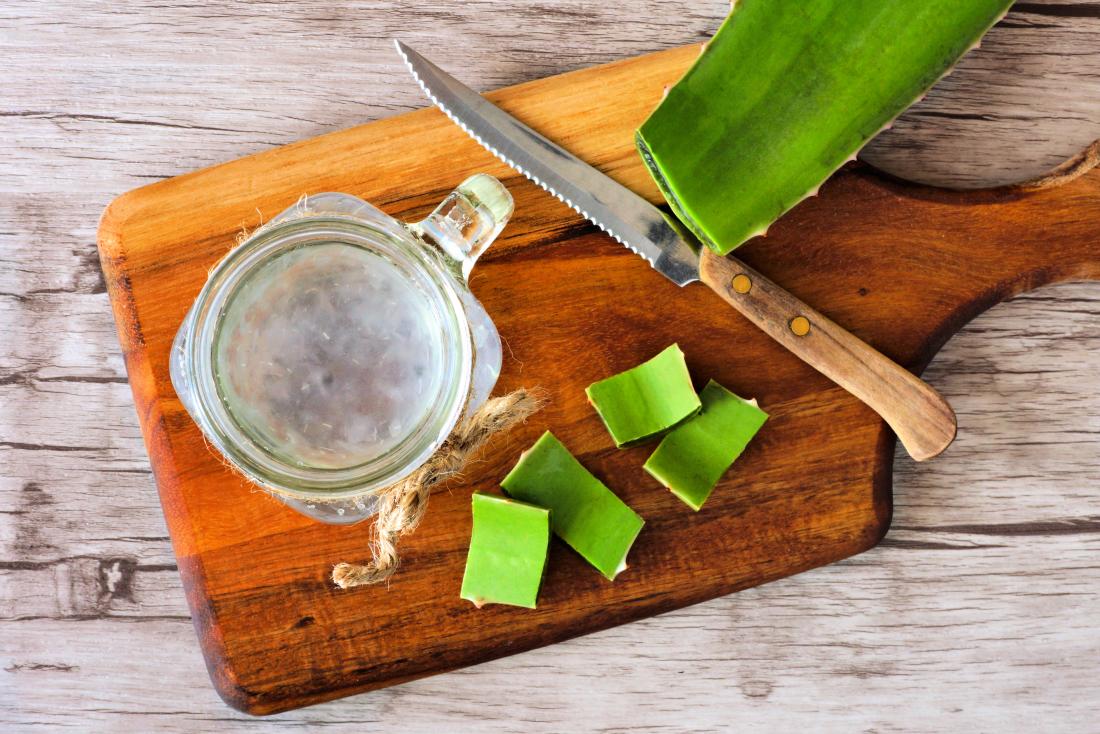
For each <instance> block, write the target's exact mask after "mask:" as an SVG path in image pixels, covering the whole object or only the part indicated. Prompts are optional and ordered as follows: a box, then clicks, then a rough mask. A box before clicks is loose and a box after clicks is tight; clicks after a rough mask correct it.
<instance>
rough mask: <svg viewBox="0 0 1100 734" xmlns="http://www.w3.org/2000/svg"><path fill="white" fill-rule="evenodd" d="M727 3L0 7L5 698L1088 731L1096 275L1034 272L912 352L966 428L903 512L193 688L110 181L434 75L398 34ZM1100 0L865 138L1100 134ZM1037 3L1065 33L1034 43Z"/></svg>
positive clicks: (666, 23) (1032, 158)
mask: <svg viewBox="0 0 1100 734" xmlns="http://www.w3.org/2000/svg"><path fill="white" fill-rule="evenodd" d="M726 10H727V4H726V2H725V1H724V0H716V1H715V2H691V3H684V4H680V5H678V6H676V9H675V12H672V11H671V10H670V8H669V6H668V4H667V3H660V2H657V1H656V0H628V1H627V2H623V3H618V4H611V3H603V4H598V3H591V2H587V1H586V0H561V1H560V2H550V1H549V0H540V1H538V2H530V3H526V2H516V1H514V0H509V1H508V2H492V3H491V2H487V1H480V0H479V1H477V2H471V3H462V4H454V3H441V2H436V0H428V1H427V2H420V3H410V2H405V1H404V0H395V1H394V2H389V3H336V2H328V1H325V0H305V1H303V2H298V3H261V2H226V3H218V4H216V5H215V4H204V3H192V2H185V1H184V0H166V1H163V0H162V1H161V2H155V3H154V2H141V3H126V4H119V3H101V2H90V1H87V0H58V1H57V2H54V3H50V4H42V3H37V2H31V1H30V0H17V1H16V2H9V3H6V4H5V5H4V6H3V7H0V58H3V59H4V61H5V65H6V74H5V83H4V84H3V85H0V132H2V133H3V135H4V140H5V141H7V144H6V145H5V146H4V153H5V159H4V163H3V164H2V165H0V467H2V471H0V730H3V731H5V732H7V731H16V732H17V731H56V730H63V729H72V730H76V731H209V730H211V729H214V728H218V729H225V730H238V729H239V730H257V731H266V730H281V729H312V728H321V727H324V728H325V729H326V730H335V731H343V730H346V731H363V730H364V729H369V728H383V727H385V728H386V729H387V730H396V731H435V730H438V729H440V728H441V727H443V728H450V729H457V730H465V729H474V728H477V729H478V730H485V731H490V730H492V731H516V732H540V731H560V730H597V731H625V730H628V729H642V728H650V729H654V730H659V731H683V730H688V729H691V730H696V731H726V730H729V729H730V728H731V727H732V726H737V727H738V728H743V727H749V728H757V729H762V730H779V731H786V730H790V729H794V728H810V729H812V730H814V731H826V732H829V731H838V732H840V731H851V730H853V729H862V730H877V731H914V730H960V729H965V728H969V729H972V730H977V731H986V730H1002V731H1011V730H1015V731H1021V730H1027V729H1035V730H1040V731H1074V732H1081V731H1089V730H1094V731H1095V730H1100V725H1098V724H1097V723H1096V721H1095V717H1094V712H1093V709H1094V708H1095V702H1096V701H1097V700H1100V680H1098V678H1097V675H1096V660H1097V659H1100V656H1098V653H1100V634H1098V633H1097V628H1096V623H1095V621H1094V620H1096V619H1098V618H1100V584H1098V581H1100V562H1098V561H1097V550H1098V547H1100V505H1098V496H1097V490H1096V488H1097V487H1100V418H1098V416H1100V398H1098V397H1097V396H1096V394H1095V390H1094V386H1095V381H1096V380H1095V376H1096V374H1097V372H1098V368H1100V349H1098V347H1100V336H1098V334H1100V330H1098V329H1097V326H1098V325H1100V285H1097V284H1077V285H1063V286H1058V287H1053V288H1047V289H1043V290H1041V291H1038V292H1036V293H1034V294H1029V295H1026V296H1023V297H1020V298H1018V299H1016V300H1014V301H1012V302H1010V303H1008V304H1004V305H1002V306H1000V307H997V308H995V309H994V310H993V311H991V312H989V313H987V314H986V315H984V316H982V317H980V318H979V319H978V320H977V321H975V322H974V323H972V324H971V325H970V326H969V327H968V328H967V329H965V330H964V332H963V333H962V334H960V335H959V336H958V337H956V338H955V339H954V340H952V341H951V343H949V344H948V345H947V347H946V348H945V350H944V351H943V352H942V353H941V354H940V355H939V356H938V357H937V359H936V360H935V362H934V363H933V365H932V367H931V368H930V371H929V373H928V374H929V377H930V379H931V381H932V382H933V384H935V385H937V386H938V387H939V388H941V389H942V390H943V391H944V392H945V393H946V394H947V395H948V396H949V397H950V399H951V400H952V402H953V403H954V405H955V407H956V409H957V410H958V413H959V417H960V425H961V432H960V438H959V440H958V442H957V443H956V444H955V445H954V446H953V447H952V448H951V449H950V451H949V452H948V454H947V455H945V456H944V457H942V458H941V459H939V460H937V461H936V462H933V463H931V464H928V465H916V464H913V463H912V462H910V461H908V460H907V459H905V458H899V459H898V460H897V461H896V463H895V475H896V477H895V494H896V497H897V511H896V514H895V518H894V527H893V530H892V531H891V533H890V535H889V536H888V537H887V539H886V541H885V542H884V543H883V545H882V546H881V547H879V548H878V549H876V550H874V551H872V552H870V553H867V554H864V555H862V556H859V557H856V558H854V559H851V560H849V561H847V562H844V563H841V564H837V565H835V566H832V567H829V568H824V569H818V570H816V571H813V572H810V573H807V574H803V575H801V576H798V577H795V578H792V579H788V580H784V581H782V582H778V583H775V584H771V585H768V586H765V587H761V588H759V589H753V590H749V591H746V592H742V593H740V594H736V595H734V596H731V597H727V598H724V599H719V600H715V601H713V602H709V603H707V604H702V605H698V606H696V607H692V608H690V609H686V610H683V611H680V612H677V613H674V614H668V615H664V616H662V617H660V618H657V619H653V620H647V621H645V622H642V623H638V624H634V625H629V626H626V627H623V628H619V629H615V630H610V631H608V632H604V633H600V634H597V635H592V636H590V637H586V638H582V639H580V640H575V641H571V642H568V643H565V644H562V645H557V646H554V647H552V648H548V649H544V650H539V651H534V652H531V653H527V654H524V655H520V656H517V657H513V658H508V659H505V660H500V661H496V662H493V663H489V664H487V665H483V666H479V667H477V668H472V669H469V670H465V671H460V672H456V673H453V674H448V675H445V676H440V677H436V678H433V679H428V680H424V681H418V682H415V683H411V684H408V685H405V686H401V687H397V688H394V689H390V690H386V691H382V692H378V693H375V694H369V695H365V696H360V697H357V698H354V699H350V700H346V701H341V702H335V703H332V704H327V705H324V706H320V707H314V708H312V709H307V710H304V711H297V712H291V713H289V714H284V715H280V716H277V717H272V718H269V719H264V720H250V719H247V718H245V717H243V716H241V715H240V714H237V713H235V712H233V711H231V710H229V709H228V708H226V707H225V706H224V705H223V704H222V703H221V702H220V701H219V700H218V699H217V697H216V695H215V694H214V692H213V690H212V689H211V688H210V686H209V684H208V682H207V679H206V673H205V670H204V668H203V662H202V659H201V656H200V654H199V651H198V646H197V644H196V642H195V640H194V634H193V632H192V629H191V625H190V621H189V619H188V617H187V609H186V605H185V603H184V600H183V596H182V591H181V589H180V587H179V582H178V577H177V576H176V571H175V566H174V558H173V556H172V552H171V547H170V543H169V541H168V538H167V533H166V531H165V528H164V521H163V518H162V516H161V514H160V508H159V503H158V501H157V497H156V490H155V487H154V485H153V482H152V477H151V475H150V473H149V469H148V463H147V460H146V457H145V452H144V447H143V446H142V443H141V437H140V432H139V430H138V427H137V421H136V418H135V415H134V411H133V405H132V402H131V400H130V395H129V387H128V386H127V385H126V383H125V371H124V368H123V365H122V360H121V357H120V355H119V353H118V346H117V342H116V340H115V334H114V327H113V323H112V320H111V314H110V308H109V304H108V301H107V298H106V294H105V292H104V288H103V282H102V277H101V275H100V273H99V270H98V265H97V261H96V253H95V248H94V240H95V228H96V222H97V219H98V216H99V213H100V211H101V210H102V208H103V207H104V206H105V205H106V203H107V202H108V201H109V200H110V199H111V198H113V197H114V196H115V195H117V194H119V193H121V192H122V191H125V190H127V189H129V188H132V187H134V186H137V185H141V184H143V183H147V182H149V181H151V180H156V179H159V178H163V177H166V176H171V175H176V174H178V173H183V172H186V171H188V170H192V169H194V168H197V167H200V166H204V165H208V164H211V163H216V162H219V161H223V160H228V159H231V158H235V157H238V156H241V155H246V154H248V153H253V152H257V151H259V150H264V149H266V148H269V147H272V146H275V145H281V144H284V143H287V142H291V141H293V140H297V139H301V138H304V137H308V136H312V135H316V134H319V133H322V132H327V131H330V130H334V129H339V128H342V127H346V126H349V125H353V124H357V123H359V122H362V121H366V120H370V119H375V118H377V117H381V116H384V115H389V114H393V113H395V112H399V111H403V110H407V109H413V108H417V107H421V106H423V104H424V103H423V100H422V99H421V98H420V96H419V92H418V90H417V89H416V88H415V87H414V86H413V85H412V84H410V83H409V81H408V79H407V78H406V76H405V74H404V72H403V71H402V70H401V69H400V68H399V66H398V65H397V63H396V59H394V58H393V55H392V52H391V51H390V48H389V42H388V39H389V37H390V36H393V35H400V36H401V37H402V38H404V39H406V40H408V41H409V42H410V43H413V44H414V45H416V46H418V47H421V48H423V49H424V50H425V51H427V52H431V55H432V57H433V58H435V59H436V60H438V61H439V63H441V64H443V65H444V66H446V67H448V68H451V69H453V70H455V71H456V72H457V71H460V72H461V75H462V76H463V78H464V79H466V80H467V81H469V82H471V83H472V84H474V85H475V86H476V87H478V88H481V89H487V88H492V87H497V86H501V85H504V84H510V83H515V82H519V81H524V80H527V79H533V78H537V77H541V76H546V75H549V74H553V73H558V72H561V71H566V70H570V69H574V68H580V67H583V66H588V65H591V64H595V63H601V62H604V61H610V60H614V59H617V58H623V57H625V56H629V55H634V54H638V53H643V52H646V51H653V50H658V49H660V48H665V47H668V46H673V45H679V44H684V43H691V42H695V41H699V40H702V39H704V38H705V37H706V36H708V35H709V34H710V33H711V32H712V30H713V29H714V27H716V25H717V23H718V21H719V20H720V19H721V17H722V16H723V15H724V14H725V12H726ZM1097 15H1098V13H1097V12H1096V8H1095V3H1089V2H1075V1H1070V0H1063V1H1062V2H1053V1H1050V0H1048V1H1046V2H1029V3H1022V4H1020V5H1018V6H1017V10H1016V11H1015V12H1014V13H1013V14H1012V15H1010V16H1009V19H1008V21H1007V22H1006V23H1005V24H1002V27H1001V28H998V29H997V30H995V31H994V33H993V34H991V36H990V37H989V39H988V41H987V42H986V44H984V45H983V47H982V48H981V49H979V50H978V51H976V52H975V53H974V54H973V55H972V56H970V57H967V59H966V60H964V62H963V64H962V65H961V66H960V68H959V70H958V72H957V73H956V74H954V75H953V76H951V77H949V78H948V79H947V80H946V81H945V82H944V83H943V84H942V85H941V86H940V87H938V88H937V90H936V91H935V92H934V93H933V94H932V95H930V96H929V97H928V98H927V99H926V100H925V102H924V103H922V104H921V105H920V106H918V107H917V108H915V109H914V110H913V111H912V112H911V113H910V115H908V116H907V117H906V118H903V119H902V120H901V121H899V123H898V124H897V125H896V126H895V128H894V130H893V131H891V133H890V134H889V136H884V137H883V138H882V140H881V141H878V142H877V143H876V145H875V147H874V148H873V149H869V150H868V156H869V157H870V156H871V155H872V153H877V154H881V155H882V156H884V157H881V158H879V159H873V160H875V162H876V163H878V164H880V165H882V166H884V167H887V168H890V167H891V166H894V167H895V168H892V169H891V170H894V171H895V172H898V173H900V174H901V175H907V176H909V177H920V176H921V175H924V176H938V177H941V178H939V179H935V180H938V181H940V182H946V183H952V184H954V185H960V184H961V185H968V184H973V183H976V182H978V183H981V182H984V183H989V182H1002V181H1004V180H1012V179H1018V178H1028V177H1030V176H1031V175H1032V174H1033V173H1034V172H1035V171H1037V170H1040V169H1043V168H1044V167H1046V166H1048V165H1051V164H1053V163H1057V162H1058V161H1060V160H1061V159H1063V158H1064V157H1066V156H1067V155H1069V154H1070V153H1072V152H1073V151H1074V150H1075V149H1076V147H1079V146H1081V145H1084V144H1086V143H1087V142H1088V141H1089V140H1091V139H1093V138H1095V137H1100V135H1096V134H1093V133H1094V131H1095V130H1096V129H1097V128H1098V127H1100V126H1098V124H1097V123H1098V115H1097V100H1100V94H1098V93H1097V86H1096V85H1097V84H1098V83H1100V82H1098V76H1100V75H1098V74H1097V66H1098V65H1097V60H1096V54H1097V53H1098V51H1100V44H1098V43H1096V41H1095V39H1096V38H1097V36H1096V33H1097V28H1096V23H1097ZM1044 26H1051V27H1053V29H1054V30H1057V31H1058V32H1059V34H1060V38H1066V39H1068V40H1066V41H1064V42H1063V44H1062V45H1056V44H1055V45H1052V44H1048V43H1045V42H1044V41H1043V38H1044V37H1045V35H1044V33H1043V31H1046V32H1049V31H1050V30H1052V28H1049V27H1047V28H1044ZM473 39H476V40H477V44H476V46H475V45H474V42H473ZM475 48H476V49H477V50H476V51H474V49H475ZM1013 60H1015V61H1013ZM1010 62H1011V63H1010ZM1006 63H1007V64H1009V65H1008V66H1003V65H1004V64H1006ZM937 105H939V106H937ZM944 110H946V111H948V112H951V111H955V112H954V113H955V114H956V115H958V118H957V119H955V118H951V117H950V116H948V115H946V114H945V113H944V112H943V111H944ZM968 110H969V111H968ZM974 110H978V111H977V112H975V111H974ZM975 114H980V115H982V116H983V120H982V122H983V123H987V126H986V127H981V128H975V127H974V126H973V125H972V124H970V123H972V122H973V121H972V120H968V119H967V118H966V117H965V116H966V115H975ZM955 123H958V124H957V125H956V124H955ZM963 123H966V124H963ZM907 125H908V126H909V128H908V130H907V131H906V132H905V135H902V134H901V133H902V132H903V130H905V128H906V126H907ZM975 129H977V130H978V132H977V133H971V132H969V131H971V130H975ZM991 161H992V162H991ZM921 172H923V173H921ZM983 177H984V178H983Z"/></svg>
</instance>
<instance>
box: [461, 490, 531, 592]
mask: <svg viewBox="0 0 1100 734" xmlns="http://www.w3.org/2000/svg"><path fill="white" fill-rule="evenodd" d="M472 503H473V513H474V528H473V532H472V533H471V535H470V551H469V554H468V555H467V556H466V572H465V573H464V574H463V576H462V592H461V596H462V598H463V599H468V600H469V601H472V602H473V603H474V605H475V606H477V607H481V606H483V605H485V604H511V605H513V606H517V607H527V608H528V609H534V608H535V602H536V600H537V599H538V595H539V586H540V585H541V584H542V570H543V567H544V566H545V565H546V551H547V547H548V546H549V544H550V511H549V510H547V509H546V508H543V507H536V506H534V505H529V504H527V503H526V502H517V501H515V500H512V499H508V498H507V497H499V496H497V495H491V494H483V493H481V492H475V493H474V495H473V500H472Z"/></svg>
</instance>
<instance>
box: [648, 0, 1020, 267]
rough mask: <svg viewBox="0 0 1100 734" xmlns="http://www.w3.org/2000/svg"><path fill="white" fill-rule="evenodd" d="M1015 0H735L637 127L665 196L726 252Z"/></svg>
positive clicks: (919, 92)
mask: <svg viewBox="0 0 1100 734" xmlns="http://www.w3.org/2000/svg"><path fill="white" fill-rule="evenodd" d="M1011 4H1012V3H1011V2H1010V0H890V2H882V1H881V0H816V1H815V2H812V3H804V2H795V1H794V0H739V2H737V3H736V4H735V5H734V7H733V10H732V11H731V12H730V15H729V17H728V18H727V19H726V21H725V23H723V24H722V27H721V28H720V29H719V30H718V33H717V34H716V35H715V36H714V38H712V39H711V40H710V42H709V43H708V44H707V46H706V49H705V50H704V52H703V53H702V55H701V56H700V57H699V59H698V60H697V61H696V62H695V64H694V65H693V66H692V67H691V69H689V70H688V72H687V73H686V74H685V75H684V77H683V78H682V79H681V80H680V81H679V82H677V83H676V84H675V85H674V86H673V87H672V88H671V89H670V90H669V92H668V94H667V96H666V97H665V98H664V100H663V101H662V102H661V103H660V105H658V106H657V108H656V109H655V110H654V111H653V113H652V114H651V115H650V116H649V118H648V119H647V120H646V121H645V122H644V123H643V124H642V126H641V127H640V128H639V129H638V131H637V133H636V136H635V142H636V144H637V147H638V151H639V153H640V154H641V156H642V159H643V160H644V161H645V164H646V166H647V167H648V168H649V171H650V173H651V174H652V175H653V178H654V180H655V181H656V182H657V185H658V187H659V188H660V190H661V192H662V193H663V194H664V195H665V198H666V199H667V201H668V203H669V205H670V206H671V207H672V209H673V211H674V212H675V213H676V215H677V216H678V217H679V218H680V220H681V221H682V222H683V223H684V225H685V226H687V227H688V228H689V229H690V230H691V231H692V232H693V233H694V234H695V235H696V236H697V237H698V238H699V239H700V240H701V241H702V242H704V243H706V244H707V245H708V246H709V247H710V248H711V249H713V250H714V251H716V252H718V253H719V254H725V253H727V252H729V251H730V250H733V249H734V248H736V247H737V246H739V245H741V244H742V243H744V242H745V241H747V240H749V239H751V238H752V237H754V236H756V235H758V234H760V233H762V232H764V231H766V230H767V228H768V226H769V225H771V223H772V222H774V221H775V220H776V219H778V218H779V217H780V216H782V215H783V214H784V213H785V212H786V211H787V210H789V209H790V208H791V207H793V206H794V205H795V204H797V203H798V202H800V201H801V200H802V199H804V198H806V197H807V196H809V195H811V194H812V193H813V192H815V191H816V190H817V188H818V187H819V186H820V185H821V183H822V182H823V181H825V179H827V178H828V177H829V176H830V175H832V174H833V173H834V172H835V171H836V170H837V169H838V168H840V167H841V166H842V165H843V164H844V163H846V162H847V161H849V160H851V159H852V158H853V157H854V155H855V153H856V152H858V151H859V150H860V149H861V148H862V147H863V146H864V145H865V144H866V143H867V142H868V141H869V140H870V139H871V138H872V137H873V136H874V135H876V134H877V133H878V132H879V131H880V130H882V129H883V128H884V127H885V126H887V125H888V124H889V123H890V122H891V121H892V120H893V119H894V118H895V117H896V116H897V115H898V114H900V113H901V112H902V111H903V110H904V109H905V108H906V107H908V106H909V105H911V104H912V103H913V102H915V101H916V100H918V99H919V98H920V97H921V96H923V95H924V93H925V92H926V91H927V90H928V88H929V87H931V86H932V85H933V84H934V83H935V82H936V81H937V80H939V79H940V78H941V77H942V76H943V75H944V74H945V73H947V72H948V71H949V70H950V69H951V67H952V66H953V65H954V64H955V62H956V61H957V60H958V59H959V58H960V57H961V56H962V55H963V54H965V53H966V52H967V51H968V50H970V49H971V48H972V47H973V46H974V44H975V43H976V42H977V41H978V40H979V39H980V38H981V37H982V35H983V34H984V33H985V32H986V31H987V30H989V28H990V27H991V26H992V25H993V24H994V23H995V22H996V21H997V20H998V19H999V18H1000V17H1001V16H1003V15H1004V13H1005V11H1006V10H1007V9H1008V7H1009V6H1010V5H1011Z"/></svg>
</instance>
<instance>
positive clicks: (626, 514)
mask: <svg viewBox="0 0 1100 734" xmlns="http://www.w3.org/2000/svg"><path fill="white" fill-rule="evenodd" d="M501 486H502V487H504V491H505V492H507V493H508V494H509V495H510V496H512V497H515V498H516V499H518V500H522V501H524V502H530V503H532V504H535V505H539V506H541V507H547V508H549V509H550V527H551V528H552V529H553V531H554V534H555V535H557V536H558V537H560V538H561V539H562V540H564V541H565V542H566V543H567V544H568V545H569V546H570V547H571V548H573V550H575V551H577V552H578V553H580V554H581V556H583V557H584V559H585V560H587V561H588V562H589V563H591V564H592V565H593V566H595V567H596V569H597V570H598V571H599V572H600V573H602V574H603V575H604V576H606V577H607V578H609V579H614V578H615V576H617V575H618V574H619V573H620V572H622V571H623V570H624V569H625V568H626V554H627V553H628V552H629V551H630V546H632V545H633V544H634V539H635V538H637V537H638V533H639V532H640V531H641V529H642V525H643V524H645V521H644V520H642V518H641V517H639V516H638V514H637V513H636V512H634V511H633V510H631V509H630V508H629V507H627V506H626V503H624V502H623V501H622V500H621V499H619V498H618V497H616V496H615V494H614V493H613V492H612V491H611V490H610V489H608V488H607V487H606V486H604V484H603V482H601V481H600V480H599V479H597V478H596V477H594V476H592V474H591V473H590V472H589V471H588V470H587V469H585V468H584V467H583V466H581V464H580V462H579V461H577V460H576V459H575V458H574V457H573V454H571V453H569V449H567V448H565V446H563V445H562V443H561V441H559V440H558V439H557V438H556V437H555V436H554V434H552V433H550V431H547V432H546V433H544V434H542V437H541V438H539V440H538V441H536V442H535V444H534V445H533V446H532V447H531V448H529V449H527V450H526V451H525V452H523V455H522V456H520V458H519V462H518V463H517V464H516V465H515V467H514V468H513V469H512V471H511V472H509V473H508V476H506V477H505V478H504V481H502V482H501Z"/></svg>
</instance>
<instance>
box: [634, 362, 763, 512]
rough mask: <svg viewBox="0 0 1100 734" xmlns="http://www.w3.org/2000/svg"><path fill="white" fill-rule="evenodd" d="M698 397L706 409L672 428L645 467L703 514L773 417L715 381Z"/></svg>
mask: <svg viewBox="0 0 1100 734" xmlns="http://www.w3.org/2000/svg"><path fill="white" fill-rule="evenodd" d="M699 397H700V398H701V399H702V401H703V409H702V411H700V413H699V415H697V416H695V417H694V418H692V419H691V420H690V421H688V422H686V423H684V424H682V425H680V426H678V427H677V428H675V429H673V430H672V431H671V432H670V433H669V434H668V435H667V436H665V437H664V439H662V440H661V443H660V444H659V445H658V446H657V450H656V451H654V452H653V454H652V455H650V457H649V459H648V460H647V461H646V463H645V465H644V466H643V468H644V469H645V470H646V471H647V472H649V473H650V474H651V475H653V477H654V478H655V479H657V481H659V482H660V483H661V484H663V485H665V486H666V487H668V488H669V490H671V491H672V493H673V494H674V495H676V496H677V497H679V498H680V499H682V500H683V501H684V502H686V503H687V504H688V505H689V506H690V507H691V508H692V509H694V510H698V509H699V508H701V507H702V506H703V503H704V502H706V501H707V497H709V496H710V493H711V491H713V490H714V486H715V485H716V484H718V480H719V479H721V478H722V475H723V474H724V473H725V472H726V470H727V469H729V468H730V465H732V464H733V462H734V461H736V460H737V457H738V456H740V455H741V452H743V451H744V450H745V447H746V446H748V444H749V441H751V440H752V438H753V436H755V435H756V433H757V431H759V430H760V427H761V426H763V425H764V421H766V420H767V419H768V414H767V413H765V412H764V411H762V410H760V408H758V407H757V406H756V404H755V403H753V402H750V401H748V400H744V399H743V398H739V397H738V396H736V395H734V394H733V393H732V392H730V391H729V390H727V389H726V388H724V387H722V386H721V385H719V384H718V383H717V382H715V381H714V380H711V381H710V382H709V383H708V384H707V386H706V387H705V388H703V392H702V393H700V395H699Z"/></svg>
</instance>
